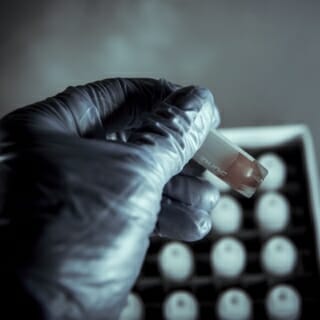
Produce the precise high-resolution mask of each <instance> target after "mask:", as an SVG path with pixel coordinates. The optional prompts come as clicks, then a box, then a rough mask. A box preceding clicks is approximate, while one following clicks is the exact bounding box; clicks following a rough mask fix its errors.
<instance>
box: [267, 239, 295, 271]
mask: <svg viewBox="0 0 320 320" xmlns="http://www.w3.org/2000/svg"><path fill="white" fill-rule="evenodd" d="M297 256H298V254H297V249H296V248H295V246H294V245H293V243H292V242H291V241H290V240H289V239H288V238H285V237H282V236H275V237H273V238H271V239H269V240H268V241H267V242H266V243H265V244H264V246H263V248H262V252H261V263H262V267H263V269H264V270H265V271H266V272H267V273H269V274H271V275H273V276H277V277H284V276H288V275H289V274H290V273H292V272H293V270H294V268H295V266H296V264H297V258H298V257H297Z"/></svg>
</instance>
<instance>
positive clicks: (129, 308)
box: [119, 293, 144, 320]
mask: <svg viewBox="0 0 320 320" xmlns="http://www.w3.org/2000/svg"><path fill="white" fill-rule="evenodd" d="M143 318H144V305H143V302H142V300H141V298H140V297H139V296H138V295H137V294H136V293H130V294H129V296H128V302H127V305H126V306H125V307H124V309H123V310H122V312H121V314H120V317H119V320H142V319H143Z"/></svg>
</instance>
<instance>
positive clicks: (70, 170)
mask: <svg viewBox="0 0 320 320" xmlns="http://www.w3.org/2000/svg"><path fill="white" fill-rule="evenodd" d="M215 108H216V107H215V105H214V102H213V98H212V95H211V93H210V92H209V90H207V89H203V88H199V87H195V86H189V87H185V88H183V87H182V88H179V86H176V85H174V84H171V83H170V82H167V81H165V80H160V81H158V80H153V79H120V78H116V79H106V80H103V81H98V82H95V83H91V84H87V85H84V86H77V87H69V88H67V90H65V91H64V92H62V93H59V94H58V95H56V96H55V97H51V98H48V99H46V100H44V101H42V102H39V103H35V104H33V105H31V106H27V107H24V108H21V109H19V110H16V111H14V112H13V113H11V114H9V115H7V116H6V117H4V118H3V119H2V120H1V121H0V133H1V134H0V160H1V161H0V181H1V184H0V195H1V196H2V195H4V197H1V199H0V210H1V211H0V217H1V218H2V217H5V219H6V223H4V224H3V225H1V224H0V231H1V230H3V232H2V233H1V232H0V233H1V239H3V241H2V245H1V248H2V247H3V252H4V262H3V263H2V264H1V265H0V269H1V270H0V271H1V272H0V275H1V277H2V278H1V280H3V281H2V282H1V283H2V286H1V288H0V292H1V298H2V301H3V304H4V305H5V307H6V308H7V309H8V310H9V311H10V312H11V314H14V315H13V317H14V318H17V319H23V318H26V317H29V315H32V319H34V320H37V319H49V320H58V319H68V320H79V319H90V320H100V319H101V320H102V319H103V320H105V319H111V320H114V319H118V317H119V314H120V312H121V309H122V308H123V307H124V305H125V303H126V299H127V297H128V294H129V292H130V290H132V287H133V285H134V284H135V282H136V280H137V278H138V275H139V272H140V270H141V267H142V264H143V261H144V258H145V255H146V252H147V249H148V246H149V237H150V235H151V234H152V231H153V230H154V229H155V226H156V225H157V226H158V230H159V232H160V233H161V234H163V235H164V236H168V237H173V238H176V239H181V240H187V241H194V240H197V239H200V238H201V237H203V236H204V235H205V234H206V233H207V232H208V230H209V228H210V219H209V216H208V210H209V208H211V207H212V205H213V203H214V202H215V201H216V198H217V197H216V192H215V190H214V189H212V186H209V185H208V184H206V183H204V182H201V180H200V179H198V178H197V177H195V176H194V174H193V173H192V170H193V169H191V166H192V165H191V164H190V166H189V165H187V163H188V162H189V161H190V159H191V158H192V157H193V155H194V153H195V152H196V151H197V150H198V148H199V147H200V145H201V143H202V142H203V140H204V139H205V137H206V135H207V133H208V131H209V129H210V127H211V125H212V123H213V122H214V121H215V119H214V116H215V114H216V111H215ZM189 167H190V168H189ZM182 169H184V171H183V172H181V170H182ZM188 170H189V171H188ZM188 172H189V173H188ZM188 174H189V175H188ZM174 176H175V178H174V179H172V177H174ZM199 193H201V195H199ZM4 278H5V279H4ZM12 302H14V308H12V309H11V308H10V307H12ZM1 315H2V314H1V311H0V318H1Z"/></svg>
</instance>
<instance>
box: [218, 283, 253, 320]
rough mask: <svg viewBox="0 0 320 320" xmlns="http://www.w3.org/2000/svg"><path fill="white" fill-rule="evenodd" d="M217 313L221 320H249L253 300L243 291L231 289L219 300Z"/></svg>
mask: <svg viewBox="0 0 320 320" xmlns="http://www.w3.org/2000/svg"><path fill="white" fill-rule="evenodd" d="M216 313H217V318H218V319H219V320H249V319H251V317H252V302H251V299H250V297H249V296H248V295H247V294H246V293H245V292H244V291H243V290H240V289H229V290H227V291H225V292H224V293H223V294H222V295H221V296H220V297H219V298H218V302H217V307H216Z"/></svg>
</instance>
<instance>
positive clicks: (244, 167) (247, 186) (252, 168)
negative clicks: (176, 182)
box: [193, 129, 267, 198]
mask: <svg viewBox="0 0 320 320" xmlns="http://www.w3.org/2000/svg"><path fill="white" fill-rule="evenodd" d="M193 159H194V160H195V161H197V162H198V163H199V164H200V165H202V166H203V167H204V168H206V169H207V170H209V171H210V172H212V173H213V174H214V175H216V176H217V177H218V178H220V179H221V180H223V181H224V182H226V183H227V184H228V185H230V186H231V188H232V189H234V190H235V191H237V192H239V193H241V194H242V195H244V196H246V197H248V198H249V197H251V196H252V195H253V194H254V193H255V191H256V189H257V188H258V187H259V185H260V184H261V183H262V181H263V179H264V178H265V176H266V175H267V170H266V169H265V168H264V167H263V166H262V165H261V164H259V163H258V162H257V161H256V160H255V159H254V158H253V157H252V156H250V155H249V154H248V153H247V152H245V151H244V150H242V149H241V148H240V147H238V146H236V145H235V144H233V143H232V142H231V141H229V140H228V139H227V138H226V137H224V136H223V135H221V134H220V133H218V131H217V130H214V129H212V130H211V131H210V132H209V134H208V136H207V138H206V139H205V141H204V143H203V144H202V146H201V147H200V149H199V150H198V151H197V153H196V154H195V155H194V157H193Z"/></svg>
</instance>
